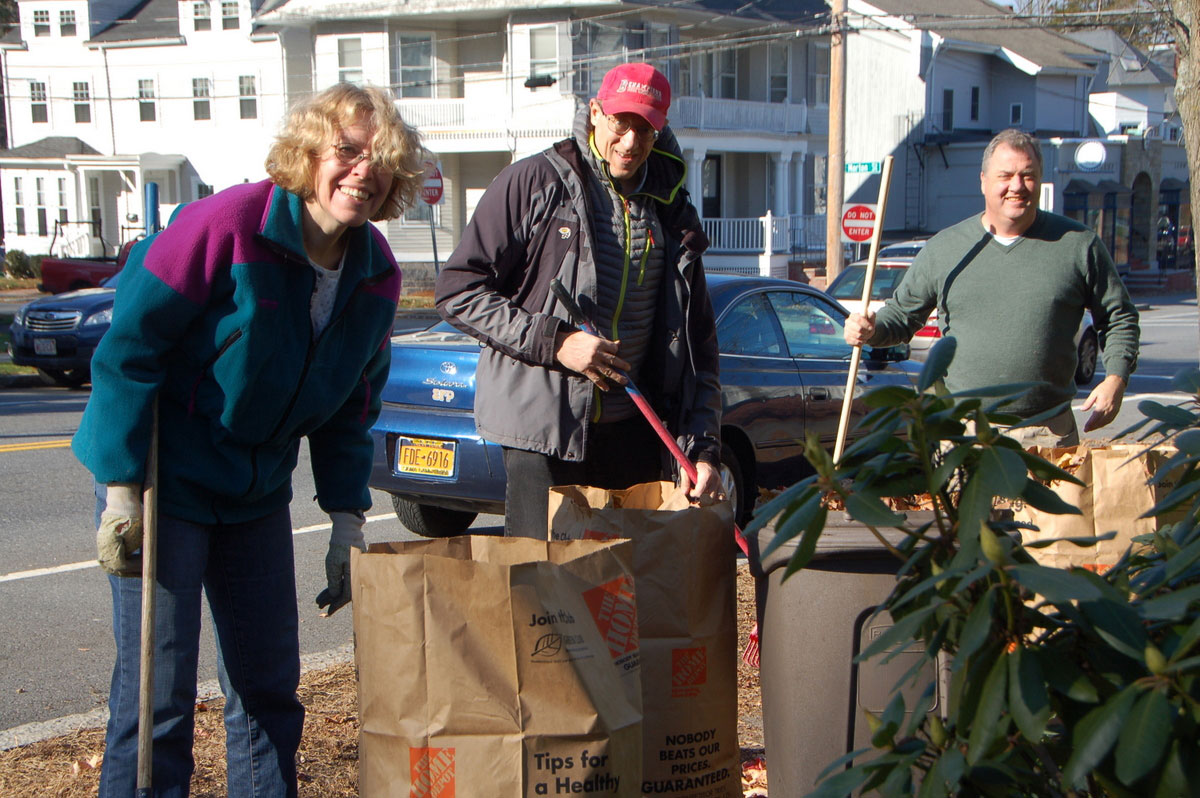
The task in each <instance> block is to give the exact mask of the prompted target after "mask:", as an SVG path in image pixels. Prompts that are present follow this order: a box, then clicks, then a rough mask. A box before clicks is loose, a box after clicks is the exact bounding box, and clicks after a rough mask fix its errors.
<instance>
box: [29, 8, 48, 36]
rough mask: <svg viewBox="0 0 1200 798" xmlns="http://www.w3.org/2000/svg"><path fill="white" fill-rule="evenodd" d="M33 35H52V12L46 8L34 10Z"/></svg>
mask: <svg viewBox="0 0 1200 798" xmlns="http://www.w3.org/2000/svg"><path fill="white" fill-rule="evenodd" d="M33 35H34V36H49V35H50V12H49V11H47V10H46V9H44V8H42V9H38V10H36V11H34V12H33Z"/></svg>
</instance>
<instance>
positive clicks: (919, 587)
mask: <svg viewBox="0 0 1200 798" xmlns="http://www.w3.org/2000/svg"><path fill="white" fill-rule="evenodd" d="M966 572H967V568H966V567H964V566H959V567H957V568H948V569H946V570H945V571H942V572H941V573H940V574H934V575H932V576H927V577H925V578H924V579H922V580H921V582H920V583H918V584H915V585H913V586H912V587H909V588H905V589H904V595H903V596H901V597H900V598H899V600H897V601H896V602H895V603H894V604H892V605H890V606H891V608H892V609H893V610H898V609H900V608H901V607H904V606H906V605H908V604H911V603H912V602H913V601H915V600H916V599H919V598H920V597H921V596H923V595H924V594H926V593H928V592H929V591H930V590H933V589H934V588H936V587H938V586H939V585H941V584H942V583H943V582H945V581H946V580H947V579H955V578H957V577H959V576H961V575H962V574H964V573H966Z"/></svg>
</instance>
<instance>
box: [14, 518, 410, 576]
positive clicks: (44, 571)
mask: <svg viewBox="0 0 1200 798" xmlns="http://www.w3.org/2000/svg"><path fill="white" fill-rule="evenodd" d="M394 517H395V515H394V514H393V513H384V514H382V515H368V516H367V523H371V522H372V521H383V520H386V519H388V518H394ZM330 526H331V525H330V524H313V525H311V526H302V527H300V528H299V529H293V530H292V537H295V536H297V535H306V534H308V533H309V532H320V531H321V530H323V529H329V528H330ZM99 567H100V566H99V565H98V564H97V563H96V561H95V560H87V561H84V562H73V563H67V564H66V565H53V566H51V567H49V568H33V569H30V570H28V571H13V572H12V573H9V574H0V583H3V582H16V581H18V580H20V579H35V578H37V577H40V576H55V575H57V574H65V573H69V572H71V571H82V570H85V569H87V568H99Z"/></svg>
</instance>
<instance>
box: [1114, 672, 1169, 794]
mask: <svg viewBox="0 0 1200 798" xmlns="http://www.w3.org/2000/svg"><path fill="white" fill-rule="evenodd" d="M1171 725H1172V724H1171V705H1170V702H1169V701H1167V697H1166V696H1165V695H1163V694H1162V693H1161V692H1160V691H1158V690H1151V691H1150V692H1148V693H1146V694H1145V695H1143V696H1142V697H1141V698H1139V699H1138V700H1137V703H1136V704H1134V705H1133V709H1132V710H1130V712H1129V718H1128V719H1127V720H1126V721H1125V724H1124V725H1123V726H1122V728H1121V735H1120V737H1119V738H1118V740H1117V778H1118V779H1120V780H1121V781H1122V782H1123V783H1125V784H1127V785H1129V786H1131V787H1132V786H1133V783H1134V782H1136V781H1137V780H1139V779H1141V778H1142V777H1143V776H1145V775H1146V774H1147V773H1149V772H1150V771H1151V770H1153V769H1154V766H1155V765H1157V764H1158V761H1159V760H1160V759H1161V758H1162V755H1163V752H1164V751H1166V748H1167V742H1168V741H1169V740H1170V738H1171Z"/></svg>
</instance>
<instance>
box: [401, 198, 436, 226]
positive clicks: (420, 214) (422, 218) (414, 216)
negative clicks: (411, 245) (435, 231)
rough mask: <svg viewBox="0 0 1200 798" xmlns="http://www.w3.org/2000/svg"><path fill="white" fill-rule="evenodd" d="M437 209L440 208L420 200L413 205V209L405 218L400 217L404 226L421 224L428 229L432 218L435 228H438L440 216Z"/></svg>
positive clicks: (407, 212)
mask: <svg viewBox="0 0 1200 798" xmlns="http://www.w3.org/2000/svg"><path fill="white" fill-rule="evenodd" d="M437 208H438V206H436V205H429V204H428V203H426V202H425V201H424V200H422V199H418V200H417V201H416V202H415V203H413V206H412V207H411V208H409V209H408V210H406V211H405V212H404V216H402V217H400V218H401V220H402V224H406V225H408V224H413V225H416V224H421V225H425V226H426V227H428V226H429V223H430V222H429V220H430V219H431V218H432V219H433V226H434V227H437V226H438V224H439V222H438V217H439V214H438V211H437Z"/></svg>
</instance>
